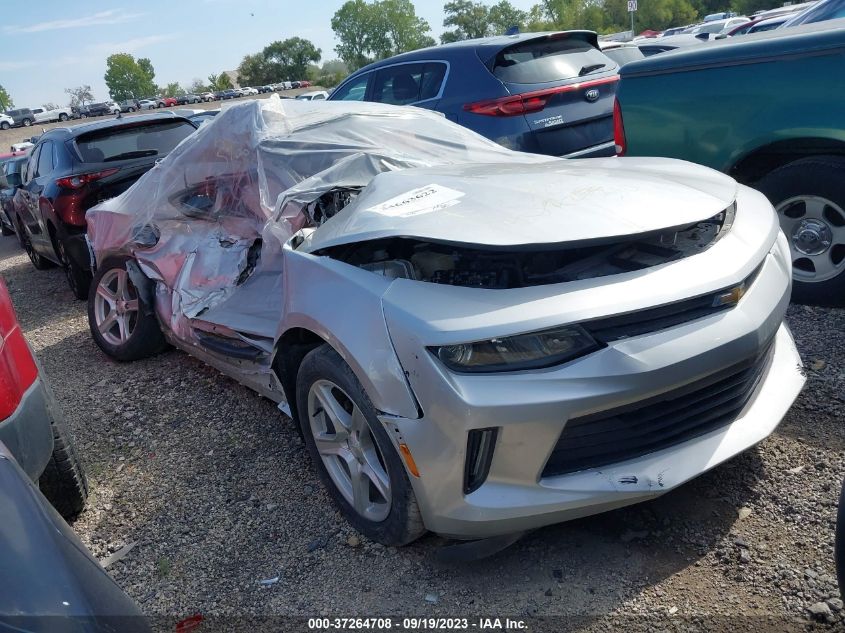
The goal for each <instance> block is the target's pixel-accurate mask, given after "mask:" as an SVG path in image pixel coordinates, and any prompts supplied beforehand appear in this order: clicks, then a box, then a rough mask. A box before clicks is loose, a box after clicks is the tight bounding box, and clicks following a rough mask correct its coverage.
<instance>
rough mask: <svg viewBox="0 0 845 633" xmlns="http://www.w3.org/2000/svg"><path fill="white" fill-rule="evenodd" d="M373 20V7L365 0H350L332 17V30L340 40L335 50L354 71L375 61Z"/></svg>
mask: <svg viewBox="0 0 845 633" xmlns="http://www.w3.org/2000/svg"><path fill="white" fill-rule="evenodd" d="M373 21H374V15H373V11H372V7H371V5H369V4H367V2H366V1H365V0H348V2H346V3H344V5H343V6H342V7H340V9H338V10H337V11H336V12H335V14H334V16H333V17H332V31H334V36H335V38H337V40H338V41H339V42H340V44H338V45H337V46H335V49H334V50H335V52H336V53H337V54H338V55H339V56H340V58H341V59H342V60H343V61H344V63H345V64H346V65H347V67H348V68H349V69H350V70H351V71H353V72H354V71H356V70H358V69H359V68H361V67H362V66H366V65H367V64H369V63H370V62H372V61H373V59H372V57H371V56H370V55H371V51H372V50H373V45H372V42H371V38H372V34H373V30H374V25H373Z"/></svg>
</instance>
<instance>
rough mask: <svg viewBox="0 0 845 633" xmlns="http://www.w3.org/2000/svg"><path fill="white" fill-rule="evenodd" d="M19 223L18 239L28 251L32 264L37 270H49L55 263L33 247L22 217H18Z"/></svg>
mask: <svg viewBox="0 0 845 633" xmlns="http://www.w3.org/2000/svg"><path fill="white" fill-rule="evenodd" d="M17 224H18V230H17V234H18V241H19V242H20V245H21V248H23V250H25V251H26V254H27V256H28V257H29V261H31V262H32V266H33V267H34V268H35V270H47V269H48V268H53V267H54V266H55V264H54V263H53V262H51V261H50V260H49V259H47V258H46V257H44V256H43V255H41V254H40V253H38V252H37V251H36V250H35V249H34V248H33V246H32V240H30V238H29V233H28V232H27V230H26V227H24V225H23V222H21V219H20V217H18V222H17Z"/></svg>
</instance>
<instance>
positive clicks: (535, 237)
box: [298, 158, 737, 252]
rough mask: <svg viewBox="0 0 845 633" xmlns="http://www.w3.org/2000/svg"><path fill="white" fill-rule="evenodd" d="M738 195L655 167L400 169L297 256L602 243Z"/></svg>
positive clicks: (586, 162)
mask: <svg viewBox="0 0 845 633" xmlns="http://www.w3.org/2000/svg"><path fill="white" fill-rule="evenodd" d="M736 190H737V185H736V182H735V181H734V180H733V179H732V178H730V177H728V176H725V175H724V174H721V173H719V172H717V171H714V170H711V169H708V168H705V167H700V166H697V165H693V164H691V163H687V162H683V161H678V160H670V159H662V158H607V159H582V160H572V161H560V160H555V161H550V162H547V163H541V164H533V165H525V164H513V165H509V164H466V165H449V166H441V167H431V168H419V169H406V170H402V171H393V172H386V173H382V174H379V175H378V176H376V177H375V178H373V180H372V181H371V182H370V184H369V185H368V186H367V187H366V188H365V189H364V190H363V192H362V193H361V194H360V195H359V196H358V198H357V199H356V200H355V201H354V202H353V203H352V204H350V205H349V206H347V207H346V208H345V209H343V211H341V212H340V213H338V214H337V215H336V216H334V217H333V218H331V219H330V220H328V221H327V222H326V223H325V224H324V225H322V226H321V227H320V228H318V229H317V230H315V231H313V232H312V233H310V234H309V235H308V236H306V238H305V240H304V241H303V242H302V244H301V245H300V246H299V248H298V250H301V251H305V252H316V251H320V250H321V249H324V248H328V247H332V246H337V245H341V244H349V243H353V242H362V241H367V240H374V239H380V238H386V237H413V238H420V239H426V240H433V241H443V242H457V243H471V244H477V245H485V246H491V247H497V246H519V245H532V244H553V243H562V242H570V243H571V242H578V241H593V240H603V239H609V238H614V237H620V236H626V235H635V234H639V233H648V232H651V231H657V230H661V229H666V228H671V227H677V226H685V225H689V224H694V223H696V222H699V221H702V220H705V219H707V218H710V217H713V216H714V215H716V214H718V213H720V212H721V211H723V210H724V209H725V208H726V207H728V206H729V205H730V204H731V203H732V202H733V201H734V199H735V197H736Z"/></svg>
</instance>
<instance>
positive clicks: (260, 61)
mask: <svg viewBox="0 0 845 633" xmlns="http://www.w3.org/2000/svg"><path fill="white" fill-rule="evenodd" d="M271 73H272V69H271V68H270V64H269V62H268V60H267V58H266V57H265V56H264V54H263V52H261V53H256V54H255V55H247V56H246V57H244V58H243V61H242V62H241V64H240V66H238V83H239V84H241V85H242V86H262V85H264V84H267V83H272V82H273V81H278V79H270V75H271Z"/></svg>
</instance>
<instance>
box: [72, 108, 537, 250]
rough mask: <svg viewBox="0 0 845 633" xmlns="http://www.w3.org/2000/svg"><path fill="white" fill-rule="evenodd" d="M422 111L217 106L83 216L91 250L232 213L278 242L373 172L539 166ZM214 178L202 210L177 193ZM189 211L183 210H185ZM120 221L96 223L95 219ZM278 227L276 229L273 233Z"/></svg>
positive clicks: (531, 157)
mask: <svg viewBox="0 0 845 633" xmlns="http://www.w3.org/2000/svg"><path fill="white" fill-rule="evenodd" d="M548 160H549V158H548V157H543V156H536V155H532V154H525V153H518V152H513V151H512V150H509V149H506V148H504V147H502V146H501V145H498V144H496V143H494V142H492V141H490V140H488V139H486V138H484V137H482V136H480V135H478V134H476V133H474V132H471V131H470V130H467V129H465V128H462V127H459V126H456V125H454V124H452V123H450V122H448V121H447V120H446V119H445V118H444V117H443V116H442V115H440V114H438V113H435V112H431V111H428V110H425V109H422V108H414V107H396V106H385V105H382V104H377V103H361V102H331V101H329V102H310V101H297V100H293V99H290V100H288V99H284V100H282V99H280V98H279V97H278V96H277V95H273V96H271V97H270V98H269V99H264V100H254V101H247V102H244V103H239V104H235V105H232V106H230V107H227V108H224V109H223V111H222V112H221V113H220V114H219V115H218V116H216V117H215V118H214V120H212V121H210V122H208V123H206V124H204V125H202V126H201V127H200V129H198V130H197V132H196V133H195V134H193V135H191V136H190V137H188V138H187V139H185V140H184V141H183V142H182V143H181V144H180V145H179V146H178V147H177V148H176V149H174V150H173V151H172V152H171V153H170V154H169V155H168V156H167V157H166V158H164V159H163V160H162V161H161V162H160V163H159V164H157V165H156V166H155V167H154V168H153V169H152V170H150V171H149V172H147V173H146V174H145V175H144V176H143V177H142V178H141V179H140V180H139V181H138V182H137V183H135V184H134V185H133V186H132V187H131V188H130V189H128V190H127V191H126V192H124V193H123V194H121V195H120V196H118V197H116V198H113V199H111V200H108V201H105V202H103V203H101V204H100V205H98V206H97V207H95V208H94V209H92V210H91V211H89V214H88V217H89V221H88V225H89V240H90V241H91V244H92V247H93V248H94V250H95V252H97V253H100V252H105V251H120V250H124V249H125V248H126V247H127V245H128V244H129V243H130V242H131V239H132V236H133V235H134V234H135V232H136V231H137V230H138V229H140V228H141V227H143V226H144V225H147V224H157V223H160V222H161V221H163V220H178V221H180V222H190V221H191V218H192V217H196V218H198V219H200V220H205V221H207V220H209V219H216V218H219V217H220V216H221V215H226V216H228V217H232V216H237V217H241V218H244V219H246V220H247V221H249V222H250V223H252V224H253V226H254V229H255V230H256V231H258V232H261V227H262V226H263V225H264V224H265V223H267V221H268V220H273V222H274V223H275V224H276V225H277V226H276V229H277V230H276V231H274V232H275V233H276V234H277V235H279V236H280V237H283V236H284V235H288V236H290V235H292V234H293V233H295V232H296V231H297V230H299V229H300V228H302V226H303V222H304V221H305V218H304V217H303V214H302V211H303V207H304V206H305V205H307V204H309V203H311V202H313V201H314V200H316V199H317V198H319V197H320V196H321V195H322V194H324V193H325V192H326V191H329V190H331V189H334V188H338V187H351V188H355V187H363V186H366V185H367V184H368V183H369V182H370V181H371V180H372V179H373V177H374V176H376V175H377V174H379V173H383V172H387V171H393V170H401V169H407V168H410V167H431V166H436V165H454V164H466V163H508V164H514V163H521V162H524V163H527V164H531V163H538V162H544V161H548ZM213 179H222V180H226V181H228V182H229V186H230V188H231V189H230V193H235V194H236V195H235V196H234V197H235V198H237V199H236V200H233V199H232V197H227V196H226V195H225V193H226V192H221V191H219V190H218V191H216V192H215V193H216V198H217V199H216V200H215V202H214V205H212V206H210V208H207V209H204V210H203V211H202V213H195V212H193V211H194V210H192V209H190V208H189V209H186V208H185V205H184V200H182V201H180V200H179V199H178V194H180V192H184V191H186V190H189V189H191V187H195V186H200V185H202V184H203V183H204V182H206V181H209V180H213ZM186 212H187V213H186ZM106 213H107V214H112V215H115V216H123V217H120V218H119V219H118V218H112V220H111V221H110V222H102V221H97V218H98V216H102V215H103V214H106ZM278 229H281V233H279V231H278Z"/></svg>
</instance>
